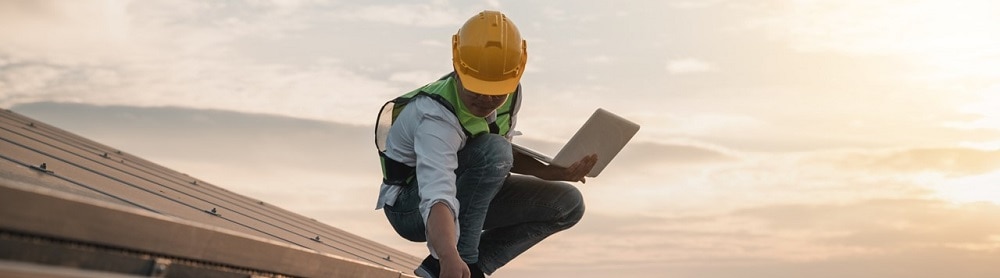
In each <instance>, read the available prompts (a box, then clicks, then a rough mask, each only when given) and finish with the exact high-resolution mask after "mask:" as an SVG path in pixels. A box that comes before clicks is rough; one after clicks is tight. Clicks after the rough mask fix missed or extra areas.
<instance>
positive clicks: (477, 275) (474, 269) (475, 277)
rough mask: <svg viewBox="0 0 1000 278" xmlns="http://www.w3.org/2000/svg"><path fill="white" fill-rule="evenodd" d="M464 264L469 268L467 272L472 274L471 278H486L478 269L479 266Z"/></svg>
mask: <svg viewBox="0 0 1000 278" xmlns="http://www.w3.org/2000/svg"><path fill="white" fill-rule="evenodd" d="M465 264H466V265H468V266H469V271H470V272H472V278H486V274H485V273H483V270H482V269H479V264H470V263H465Z"/></svg>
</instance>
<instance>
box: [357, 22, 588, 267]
mask: <svg viewBox="0 0 1000 278" xmlns="http://www.w3.org/2000/svg"><path fill="white" fill-rule="evenodd" d="M527 57H528V56H527V47H526V43H525V41H524V40H523V39H521V34H520V32H519V31H518V29H517V27H516V26H515V25H514V23H513V22H511V21H510V19H508V18H507V17H506V16H505V15H504V14H502V13H500V12H497V11H483V12H481V13H479V14H477V15H475V16H473V17H472V18H470V19H469V20H468V21H467V22H466V23H465V24H464V25H463V26H462V27H461V29H459V30H458V32H457V34H455V35H454V36H452V60H453V67H454V72H452V73H450V74H448V75H445V76H444V77H442V78H441V79H440V80H438V81H436V82H433V83H430V84H428V85H425V86H423V87H421V88H419V89H416V90H414V91H412V92H410V93H407V94H405V95H403V96H401V97H399V98H396V99H394V100H392V101H389V102H387V103H386V105H385V106H383V108H382V111H381V112H380V114H379V120H378V122H379V123H378V125H377V126H376V145H377V147H378V149H379V151H380V152H379V154H380V156H381V158H382V167H383V182H382V185H381V188H380V190H379V197H378V205H377V207H376V209H384V211H385V215H386V218H388V220H389V223H390V224H391V225H392V227H393V228H394V229H395V230H396V233H398V234H399V235H400V236H402V237H403V238H406V239H407V240H411V241H415V242H424V241H426V242H427V247H428V249H429V251H430V255H428V256H427V258H426V259H424V261H423V262H422V263H421V265H420V266H418V267H417V269H416V270H414V274H416V275H418V276H421V277H485V276H484V274H492V273H493V272H494V271H496V270H497V269H498V268H500V267H501V266H503V265H505V264H507V263H508V262H510V261H511V260H512V259H514V258H515V257H517V256H518V255H520V254H521V253H523V252H524V251H526V250H528V249H529V248H531V247H532V246H534V245H535V244H537V243H538V242H540V241H541V240H542V239H545V238H546V237H548V236H549V235H552V234H554V233H556V232H558V231H561V230H565V229H567V228H569V227H572V226H573V225H574V224H576V223H577V222H578V221H579V220H580V218H581V217H583V212H584V204H583V198H582V196H581V194H580V191H579V190H577V189H576V188H575V187H574V186H572V185H570V184H568V183H565V182H560V181H581V182H582V181H585V180H584V175H586V174H587V173H588V172H590V169H591V168H593V167H594V164H595V163H596V162H597V157H596V155H590V156H587V157H585V158H583V159H581V160H580V161H578V162H576V163H574V164H573V165H572V166H570V167H568V168H562V167H558V166H553V165H546V164H543V163H541V162H539V161H537V160H535V159H534V158H532V157H530V156H528V155H525V154H521V153H517V152H514V151H512V149H511V143H510V140H511V138H512V135H513V133H514V132H513V128H514V126H515V124H516V122H517V112H518V109H519V108H520V101H521V86H520V79H521V75H522V74H523V73H524V66H525V63H526V62H527ZM511 172H513V173H518V174H511Z"/></svg>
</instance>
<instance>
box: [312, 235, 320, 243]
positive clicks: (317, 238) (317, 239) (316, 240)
mask: <svg viewBox="0 0 1000 278" xmlns="http://www.w3.org/2000/svg"><path fill="white" fill-rule="evenodd" d="M312 240H313V241H315V242H321V241H320V240H319V236H316V238H313V239H312Z"/></svg>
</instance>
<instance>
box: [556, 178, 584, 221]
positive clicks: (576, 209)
mask: <svg viewBox="0 0 1000 278" xmlns="http://www.w3.org/2000/svg"><path fill="white" fill-rule="evenodd" d="M562 202H563V204H564V206H563V208H565V209H566V211H565V214H564V216H563V218H562V219H561V221H560V223H562V224H563V225H564V229H566V228H569V227H573V226H574V225H576V223H579V222H580V220H581V219H583V214H584V212H585V211H586V209H587V206H586V205H585V204H584V202H583V193H580V190H579V189H577V188H576V187H574V186H570V190H569V191H567V192H566V195H564V196H563V198H562Z"/></svg>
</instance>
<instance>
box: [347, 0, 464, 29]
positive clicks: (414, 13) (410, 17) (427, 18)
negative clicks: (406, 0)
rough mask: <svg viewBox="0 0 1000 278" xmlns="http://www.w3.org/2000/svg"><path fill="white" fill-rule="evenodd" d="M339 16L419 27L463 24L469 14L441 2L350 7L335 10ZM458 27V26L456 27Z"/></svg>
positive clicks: (353, 19)
mask: <svg viewBox="0 0 1000 278" xmlns="http://www.w3.org/2000/svg"><path fill="white" fill-rule="evenodd" d="M333 15H334V16H335V17H337V18H340V19H343V20H349V21H365V22H374V23H391V24H399V25H406V26H419V27H450V26H461V24H462V23H464V22H465V20H466V19H467V17H466V16H467V15H465V14H461V13H460V12H459V11H458V10H455V9H453V8H450V7H449V6H445V5H439V4H430V5H428V4H393V5H364V6H360V7H348V8H347V9H346V10H343V11H339V12H334V13H333ZM456 29H457V27H456Z"/></svg>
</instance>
